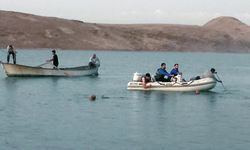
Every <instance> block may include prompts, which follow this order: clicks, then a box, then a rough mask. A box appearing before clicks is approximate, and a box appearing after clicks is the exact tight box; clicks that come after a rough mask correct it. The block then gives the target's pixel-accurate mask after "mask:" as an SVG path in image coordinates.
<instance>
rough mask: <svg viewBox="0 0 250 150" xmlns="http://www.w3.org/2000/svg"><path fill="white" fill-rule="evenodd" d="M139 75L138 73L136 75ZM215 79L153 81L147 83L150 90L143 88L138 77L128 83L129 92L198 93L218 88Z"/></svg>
mask: <svg viewBox="0 0 250 150" xmlns="http://www.w3.org/2000/svg"><path fill="white" fill-rule="evenodd" d="M135 75H137V73H135ZM134 79H135V80H134ZM216 83H217V81H216V79H215V78H210V77H207V78H201V79H199V80H190V81H181V80H179V81H178V80H177V81H172V82H158V81H153V82H149V83H147V85H148V88H145V87H143V84H142V82H141V81H140V80H138V78H137V77H135V76H134V78H133V81H131V82H129V83H128V87H127V89H128V90H142V91H171V92H192V91H194V92H196V91H208V90H211V89H213V88H214V87H215V86H216Z"/></svg>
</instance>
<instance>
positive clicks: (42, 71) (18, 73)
mask: <svg viewBox="0 0 250 150" xmlns="http://www.w3.org/2000/svg"><path fill="white" fill-rule="evenodd" d="M1 65H2V67H3V69H4V71H5V73H6V75H7V76H9V77H13V76H14V77H23V76H55V77H59V76H70V77H74V76H90V75H98V68H99V67H89V66H79V67H71V68H44V67H39V66H38V67H32V66H25V65H19V64H8V63H3V62H1Z"/></svg>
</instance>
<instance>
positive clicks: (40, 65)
mask: <svg viewBox="0 0 250 150" xmlns="http://www.w3.org/2000/svg"><path fill="white" fill-rule="evenodd" d="M49 63H50V62H46V63H43V64H41V65H38V66H37V67H41V66H44V65H47V64H49Z"/></svg>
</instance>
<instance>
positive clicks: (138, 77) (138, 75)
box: [133, 72, 143, 82]
mask: <svg viewBox="0 0 250 150" xmlns="http://www.w3.org/2000/svg"><path fill="white" fill-rule="evenodd" d="M142 76H143V74H142V73H138V72H136V73H134V76H133V81H134V82H141V80H142Z"/></svg>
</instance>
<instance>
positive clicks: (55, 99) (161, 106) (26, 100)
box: [0, 49, 250, 150]
mask: <svg viewBox="0 0 250 150" xmlns="http://www.w3.org/2000/svg"><path fill="white" fill-rule="evenodd" d="M93 53H96V54H97V55H98V57H99V58H100V59H101V68H100V70H99V73H100V75H99V76H98V77H77V78H69V77H63V78H51V77H48V78H47V77H45V78H30V77H29V78H17V77H15V78H14V77H11V78H8V77H6V76H5V74H4V72H3V70H2V68H1V71H0V86H1V87H0V149H1V150H84V149H85V150H164V149H168V150H248V149H249V147H250V95H249V94H248V93H249V89H250V79H249V74H250V59H249V58H250V54H233V53H223V54H218V53H175V52H111V51H58V56H59V61H60V66H77V65H83V64H87V63H88V58H89V57H90V56H91V55H92V54H93ZM5 57H6V54H4V53H3V52H1V55H0V59H1V60H2V61H5V60H6V58H5ZM50 57H51V52H50V50H46V49H43V50H41V51H31V50H22V51H21V50H20V51H18V54H17V62H18V63H21V64H26V65H33V66H36V65H39V64H42V63H44V62H45V60H46V59H49V58H50ZM162 62H166V63H167V65H168V66H167V67H168V70H170V69H171V68H172V66H173V64H174V63H179V64H180V70H181V71H182V72H183V74H184V77H185V78H186V79H189V78H190V77H192V76H196V75H199V74H201V73H202V72H204V71H206V70H208V69H210V68H211V67H214V68H216V69H217V72H218V75H219V76H220V78H221V79H222V80H223V82H224V85H225V87H226V90H224V89H223V87H222V86H221V85H220V84H217V86H216V88H214V89H213V90H212V91H210V92H203V93H200V94H198V95H197V94H195V93H170V92H142V91H127V89H126V86H127V83H128V81H130V80H131V79H132V75H133V73H134V72H141V73H146V72H150V73H151V74H154V73H155V70H156V69H157V68H159V65H160V63H162ZM92 94H95V95H96V96H97V99H96V101H89V100H88V97H89V96H90V95H92Z"/></svg>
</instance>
